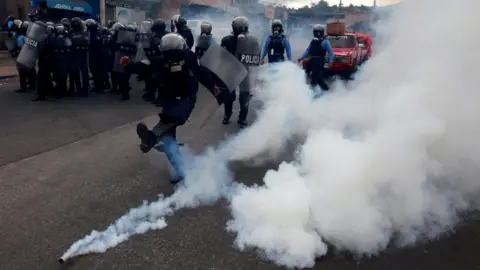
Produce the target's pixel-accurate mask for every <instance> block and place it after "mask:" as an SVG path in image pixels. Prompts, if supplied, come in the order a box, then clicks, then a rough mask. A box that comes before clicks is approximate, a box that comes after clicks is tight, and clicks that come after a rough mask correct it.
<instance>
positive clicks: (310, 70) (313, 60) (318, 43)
mask: <svg viewBox="0 0 480 270" xmlns="http://www.w3.org/2000/svg"><path fill="white" fill-rule="evenodd" d="M327 53H328V63H325V55H326V54H327ZM306 58H308V63H307V68H306V72H307V76H310V85H311V86H312V88H314V87H315V86H317V85H319V86H320V88H321V89H322V90H325V91H327V90H329V87H328V85H327V84H326V83H325V80H324V79H325V70H326V68H327V69H328V66H329V65H331V64H332V63H333V59H334V53H333V49H332V46H331V45H330V42H329V41H328V40H327V39H325V28H323V26H322V25H319V24H318V25H315V26H314V27H313V39H312V41H311V42H310V45H308V47H307V49H306V50H305V52H304V53H303V55H302V56H301V57H300V58H299V59H298V62H301V61H302V60H304V59H306Z"/></svg>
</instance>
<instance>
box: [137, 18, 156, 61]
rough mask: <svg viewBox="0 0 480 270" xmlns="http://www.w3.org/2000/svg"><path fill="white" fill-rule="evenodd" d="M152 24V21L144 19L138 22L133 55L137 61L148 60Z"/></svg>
mask: <svg viewBox="0 0 480 270" xmlns="http://www.w3.org/2000/svg"><path fill="white" fill-rule="evenodd" d="M152 25H153V23H152V22H150V21H144V22H142V23H141V24H140V32H139V33H138V34H137V55H136V56H135V60H136V61H138V62H141V61H145V60H148V52H149V51H150V47H151V43H152V36H153V34H152V31H151V28H152Z"/></svg>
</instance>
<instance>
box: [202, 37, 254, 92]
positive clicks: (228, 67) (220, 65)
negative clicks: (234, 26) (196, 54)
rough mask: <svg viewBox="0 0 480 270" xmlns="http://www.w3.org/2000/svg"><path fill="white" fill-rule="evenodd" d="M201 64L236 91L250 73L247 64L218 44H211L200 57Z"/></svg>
mask: <svg viewBox="0 0 480 270" xmlns="http://www.w3.org/2000/svg"><path fill="white" fill-rule="evenodd" d="M200 65H202V66H204V67H205V68H207V69H208V70H210V71H211V72H212V73H214V74H215V75H216V76H217V77H218V79H220V80H221V81H222V82H223V83H224V84H225V86H227V88H228V90H229V91H234V90H235V88H237V86H238V85H239V84H240V83H241V82H242V81H243V80H244V79H245V77H246V76H247V74H248V71H247V69H246V68H245V66H244V65H243V64H242V63H240V62H239V61H238V60H237V58H235V56H233V55H232V54H231V53H229V52H228V51H227V50H225V49H224V48H222V47H220V46H219V45H217V44H211V45H210V47H209V49H208V50H207V51H206V52H205V54H204V55H203V57H202V58H201V59H200Z"/></svg>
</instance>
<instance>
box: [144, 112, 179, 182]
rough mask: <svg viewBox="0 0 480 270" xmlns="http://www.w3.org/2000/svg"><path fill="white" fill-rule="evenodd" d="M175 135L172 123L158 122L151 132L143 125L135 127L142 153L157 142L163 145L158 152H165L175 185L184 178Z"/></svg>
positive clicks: (146, 151)
mask: <svg viewBox="0 0 480 270" xmlns="http://www.w3.org/2000/svg"><path fill="white" fill-rule="evenodd" d="M175 133H176V126H175V124H172V123H164V122H162V121H160V122H158V124H157V125H156V126H155V127H154V128H153V129H152V130H149V129H148V127H147V125H145V124H144V123H139V124H138V125H137V136H138V137H139V138H140V141H141V144H140V150H142V152H143V153H148V152H149V151H150V150H151V149H152V148H153V147H154V146H155V145H156V144H157V143H158V142H159V141H160V142H162V143H163V147H161V148H160V149H159V151H162V152H165V155H166V156H167V159H168V161H169V162H170V164H171V165H172V167H173V173H172V179H171V182H172V183H177V182H179V181H181V180H183V179H184V177H185V168H184V163H183V159H182V156H181V155H180V149H179V146H180V144H179V143H178V142H177V139H176V138H175V137H176V136H175Z"/></svg>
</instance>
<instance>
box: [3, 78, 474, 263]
mask: <svg viewBox="0 0 480 270" xmlns="http://www.w3.org/2000/svg"><path fill="white" fill-rule="evenodd" d="M135 88H137V87H135ZM11 90H13V86H12V85H11V84H7V85H3V86H0V123H2V128H1V129H0V149H1V151H0V154H1V155H0V161H1V164H2V166H1V167H0V187H1V188H0V269H2V270H17V269H18V270H36V269H40V270H43V269H45V270H55V269H75V270H90V269H92V270H93V269H102V270H108V269H128V270H130V269H141V270H149V269H152V270H153V269H157V270H158V269H189V270H190V269H222V270H231V269H281V268H278V267H276V266H275V265H272V264H270V263H268V262H265V261H263V260H261V258H260V257H258V256H257V254H256V253H254V252H239V251H237V250H236V249H235V248H234V247H233V237H232V235H229V234H228V233H227V232H226V231H225V229H224V228H225V224H226V221H227V220H228V218H229V212H228V209H226V205H225V203H224V202H219V203H217V204H215V205H213V206H209V207H201V208H198V209H188V210H183V211H180V212H178V213H177V214H176V215H174V216H173V217H170V218H168V224H169V226H168V227H166V228H165V229H163V230H160V231H151V232H148V233H146V234H144V235H140V236H136V237H133V238H132V239H130V240H128V241H126V242H124V243H122V244H120V245H119V246H117V247H116V248H112V249H110V250H108V251H107V252H105V253H104V254H96V255H88V256H84V257H79V258H77V259H75V261H74V263H73V264H69V265H63V266H62V265H60V264H58V262H57V259H58V257H59V256H60V255H62V254H63V252H64V251H65V250H66V249H67V248H68V247H69V246H70V245H71V244H72V243H73V242H74V241H76V240H78V239H79V238H82V237H84V236H85V235H86V234H88V233H90V232H91V231H92V230H93V229H97V230H98V229H99V230H102V229H103V228H105V227H106V226H108V225H109V224H110V223H111V222H113V221H115V220H116V219H117V218H118V217H120V216H121V215H123V214H124V213H125V212H126V211H127V210H128V209H130V208H132V207H136V206H138V205H140V204H141V202H142V201H143V200H145V199H148V200H153V199H155V198H156V195H157V194H159V193H167V194H168V193H170V192H171V190H172V187H171V186H170V184H169V183H168V169H167V166H166V162H165V161H164V160H163V159H162V158H160V159H159V160H158V161H157V164H156V166H153V164H152V163H151V159H149V158H148V157H147V156H145V155H143V154H141V152H140V151H139V150H138V142H137V139H136V137H135V132H134V129H135V123H136V122H137V121H138V120H140V119H142V118H145V117H147V116H148V117H147V118H145V119H144V120H145V121H146V122H147V123H150V124H151V123H153V122H155V120H156V116H155V115H154V114H155V112H156V110H155V108H154V107H152V106H151V105H148V104H146V103H144V102H142V101H141V100H140V98H139V96H140V93H138V92H139V91H137V94H136V96H135V97H134V99H133V100H131V101H129V102H119V101H118V100H116V99H114V98H112V97H108V96H102V97H95V98H91V99H86V100H68V101H51V102H47V103H42V104H40V103H38V104H37V103H31V102H29V98H31V96H27V95H28V94H26V95H22V94H16V93H15V94H14V93H11ZM214 109H215V104H214V102H213V100H212V99H211V98H210V97H209V94H206V93H205V92H201V94H200V96H199V101H198V103H197V108H196V112H195V113H194V117H192V119H191V122H190V123H188V124H187V125H186V126H185V127H184V128H182V129H180V130H179V131H180V132H179V137H180V138H181V139H182V140H183V141H185V142H187V144H188V146H189V147H190V148H191V149H193V150H194V151H195V152H200V151H201V149H203V148H204V147H205V145H206V144H210V145H214V144H215V143H216V142H218V140H220V139H222V138H225V136H228V134H229V133H231V132H234V131H235V130H236V128H235V125H232V126H229V127H224V126H222V125H220V124H219V123H220V121H221V116H222V113H221V109H219V110H217V111H216V114H215V115H214V117H213V118H211V120H210V121H209V122H208V123H207V124H206V125H205V126H203V127H202V128H201V126H202V125H203V123H204V121H205V119H207V116H208V115H209V114H210V112H211V111H212V110H214ZM274 166H275V165H274V164H272V165H269V166H267V167H261V168H259V167H256V168H252V167H249V166H246V165H242V164H235V165H234V166H233V167H234V168H233V170H234V172H235V177H236V179H237V180H238V181H241V182H244V183H247V184H252V183H253V182H254V181H260V179H261V178H262V176H263V174H264V173H265V171H266V170H267V169H268V168H272V167H274ZM479 244H480V222H478V221H469V222H466V223H465V224H463V225H462V226H460V227H459V228H458V230H457V232H456V233H455V234H454V235H451V236H445V237H444V238H442V239H439V240H438V241H435V242H432V243H426V244H421V245H418V246H416V247H412V248H405V249H391V250H388V251H387V252H386V253H384V254H382V255H380V256H378V257H376V258H373V259H362V260H359V261H356V260H354V259H352V258H351V257H350V256H348V255H345V254H339V255H338V254H337V255H331V256H328V257H326V258H323V259H322V260H319V261H318V263H317V265H316V267H315V269H334V270H337V269H338V270H340V269H378V270H387V269H392V270H393V269H398V270H406V269H428V270H430V269H435V270H441V269H452V270H460V269H461V270H469V269H480V256H479V254H480V249H479Z"/></svg>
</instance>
